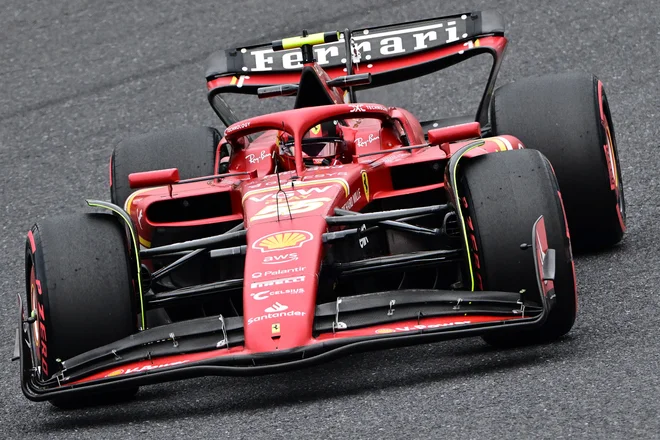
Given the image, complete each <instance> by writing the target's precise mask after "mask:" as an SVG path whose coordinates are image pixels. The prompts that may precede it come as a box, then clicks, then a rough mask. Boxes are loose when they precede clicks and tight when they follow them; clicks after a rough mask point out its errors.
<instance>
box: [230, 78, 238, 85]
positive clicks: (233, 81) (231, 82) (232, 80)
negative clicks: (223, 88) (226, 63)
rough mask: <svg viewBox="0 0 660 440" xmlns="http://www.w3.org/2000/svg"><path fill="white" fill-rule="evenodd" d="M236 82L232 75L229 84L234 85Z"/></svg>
mask: <svg viewBox="0 0 660 440" xmlns="http://www.w3.org/2000/svg"><path fill="white" fill-rule="evenodd" d="M237 82H238V80H237V79H236V77H235V76H232V78H231V81H230V82H229V85H232V86H233V85H235V84H236V83H237Z"/></svg>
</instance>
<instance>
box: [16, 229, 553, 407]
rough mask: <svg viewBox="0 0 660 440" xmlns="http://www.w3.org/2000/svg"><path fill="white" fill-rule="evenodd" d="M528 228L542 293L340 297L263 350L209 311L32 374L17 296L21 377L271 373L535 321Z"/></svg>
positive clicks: (540, 310) (97, 386) (540, 251)
mask: <svg viewBox="0 0 660 440" xmlns="http://www.w3.org/2000/svg"><path fill="white" fill-rule="evenodd" d="M530 238H531V245H529V246H528V247H529V248H531V249H532V255H530V258H532V257H533V258H534V260H535V265H536V266H535V267H536V270H537V281H538V287H539V292H541V293H542V294H541V295H540V300H539V298H534V299H533V300H532V301H530V300H529V298H524V295H523V293H522V292H521V293H517V292H493V291H477V292H470V291H458V290H456V291H449V290H446V291H441V290H434V291H427V290H416V291H394V292H380V293H376V294H367V295H361V296H354V297H344V298H341V300H340V301H339V300H338V301H337V302H336V303H328V304H320V305H319V306H317V316H316V320H315V334H316V337H315V338H313V339H312V340H310V342H309V344H307V345H304V346H300V347H297V348H295V349H290V350H279V351H275V352H267V353H251V352H249V351H248V350H246V349H245V348H244V347H243V346H242V343H243V340H242V338H243V336H242V335H243V331H242V325H243V324H242V318H241V317H232V318H223V317H222V316H219V317H207V318H201V319H196V320H191V321H184V322H179V323H174V324H169V325H166V326H161V327H155V328H153V329H148V330H145V331H143V332H140V333H138V334H135V335H132V336H130V337H128V338H125V339H123V340H120V341H117V342H115V343H113V344H109V345H107V346H104V347H100V348H98V349H95V350H92V351H89V352H86V353H82V354H81V355H78V356H76V357H74V358H71V359H68V360H65V361H64V362H62V364H63V366H64V368H63V371H62V372H61V373H60V374H59V375H57V376H54V377H52V378H50V379H48V380H47V381H43V380H41V379H40V378H39V375H38V369H37V367H36V363H35V362H34V359H33V357H32V354H31V353H32V352H31V349H30V343H31V340H32V337H31V329H32V326H31V325H29V323H27V321H24V320H23V317H24V316H25V315H24V313H23V305H22V304H21V303H20V302H21V301H20V296H19V305H20V309H21V310H20V316H21V321H20V327H19V328H20V329H22V331H19V332H17V340H16V345H17V347H16V349H17V351H18V353H16V357H17V358H19V359H20V363H21V387H22V390H23V393H24V394H25V396H26V397H27V398H29V399H30V400H34V401H43V400H50V399H54V398H58V397H62V396H70V395H74V394H75V395H80V396H88V395H92V394H96V393H99V392H106V391H111V390H119V389H124V388H132V387H136V386H142V385H149V384H155V383H161V382H167V381H173V380H180V379H187V378H194V377H200V376H210V375H226V376H255V375H263V374H270V373H278V372H283V371H287V370H294V369H300V368H305V367H310V366H313V365H317V364H320V363H322V362H327V361H329V360H331V359H334V358H337V357H339V356H345V355H348V354H351V353H357V352H364V351H368V350H376V349H385V348H393V347H400V346H408V345H416V344H424V343H430V342H436V341H443V340H449V339H457V338H463V337H472V336H480V335H483V334H486V333H488V332H497V331H503V330H505V331H524V330H527V329H530V330H531V329H533V328H538V327H539V326H541V325H543V323H544V322H545V320H546V319H547V317H548V314H549V313H550V310H551V309H552V307H553V305H554V302H555V301H554V298H555V294H554V287H553V282H552V280H553V278H554V273H553V272H554V251H553V250H552V249H548V248H547V239H546V234H545V225H544V221H543V217H540V218H539V219H538V220H537V221H536V222H535V224H534V226H533V229H532V236H531V237H530ZM392 298H396V299H394V300H393V299H392ZM340 304H343V305H342V306H341V307H340ZM395 316H396V318H395Z"/></svg>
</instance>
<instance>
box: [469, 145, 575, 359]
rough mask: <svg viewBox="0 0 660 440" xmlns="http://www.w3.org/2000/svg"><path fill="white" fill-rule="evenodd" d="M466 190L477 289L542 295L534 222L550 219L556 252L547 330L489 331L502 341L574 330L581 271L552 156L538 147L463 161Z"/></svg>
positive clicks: (545, 338) (536, 339)
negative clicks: (528, 246) (525, 245)
mask: <svg viewBox="0 0 660 440" xmlns="http://www.w3.org/2000/svg"><path fill="white" fill-rule="evenodd" d="M459 179H460V180H459V182H458V185H459V194H460V195H461V197H464V200H463V201H462V206H463V214H464V217H465V219H466V220H465V221H466V224H467V225H468V227H467V231H468V242H469V243H470V245H469V248H470V256H471V259H472V260H471V261H472V267H473V272H474V279H475V290H499V291H508V292H519V291H521V290H523V289H525V291H526V292H528V294H530V295H532V296H530V299H531V300H535V299H538V298H539V296H538V295H539V291H538V284H537V278H536V269H535V266H534V257H533V255H532V253H531V249H527V250H521V248H520V245H521V244H522V243H529V242H530V240H531V237H532V228H533V225H534V222H535V221H536V220H537V219H538V218H539V216H541V215H542V216H543V217H544V219H545V226H546V232H547V236H548V245H549V247H550V248H552V249H555V251H556V272H555V283H554V284H555V294H556V303H555V305H554V307H553V309H552V310H551V311H550V315H549V316H548V319H547V320H546V322H545V323H544V324H543V326H542V327H540V328H538V329H533V330H526V331H520V332H515V333H514V332H500V333H489V334H488V335H486V336H485V337H484V339H485V340H486V342H488V343H490V344H493V345H498V346H510V345H525V344H532V343H543V342H549V341H553V340H555V339H557V338H560V337H561V336H563V335H565V334H566V333H568V331H569V330H570V329H571V327H572V326H573V323H574V322H575V317H576V311H577V294H576V286H575V271H574V267H573V257H572V253H571V243H570V238H569V235H568V231H567V227H566V220H565V216H564V210H563V207H562V203H561V196H560V193H559V187H558V185H557V180H556V178H555V175H554V173H553V171H552V168H551V166H550V163H549V162H548V160H547V159H546V158H545V157H544V156H543V155H542V154H541V153H540V152H538V151H536V150H513V151H506V152H501V153H491V154H487V155H484V156H480V157H476V158H474V159H470V160H469V161H466V163H465V164H463V165H462V166H461V174H460V178H459Z"/></svg>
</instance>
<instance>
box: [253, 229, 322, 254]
mask: <svg viewBox="0 0 660 440" xmlns="http://www.w3.org/2000/svg"><path fill="white" fill-rule="evenodd" d="M311 239H312V234H310V233H309V232H306V231H287V232H278V233H275V234H271V235H267V236H265V237H263V238H262V239H261V240H257V242H256V243H255V246H254V247H255V248H256V249H261V251H262V252H267V251H275V250H281V249H287V248H293V247H300V246H302V245H303V243H305V242H307V241H309V240H311Z"/></svg>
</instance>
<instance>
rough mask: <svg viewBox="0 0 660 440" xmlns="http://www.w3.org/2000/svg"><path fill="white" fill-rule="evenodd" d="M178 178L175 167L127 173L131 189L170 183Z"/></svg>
mask: <svg viewBox="0 0 660 440" xmlns="http://www.w3.org/2000/svg"><path fill="white" fill-rule="evenodd" d="M179 180H180V178H179V170H178V169H177V168H168V169H166V170H155V171H143V172H141V173H131V174H129V175H128V185H129V186H130V187H131V188H132V189H138V188H148V187H150V186H164V185H172V184H173V183H177V182H178V181H179Z"/></svg>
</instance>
